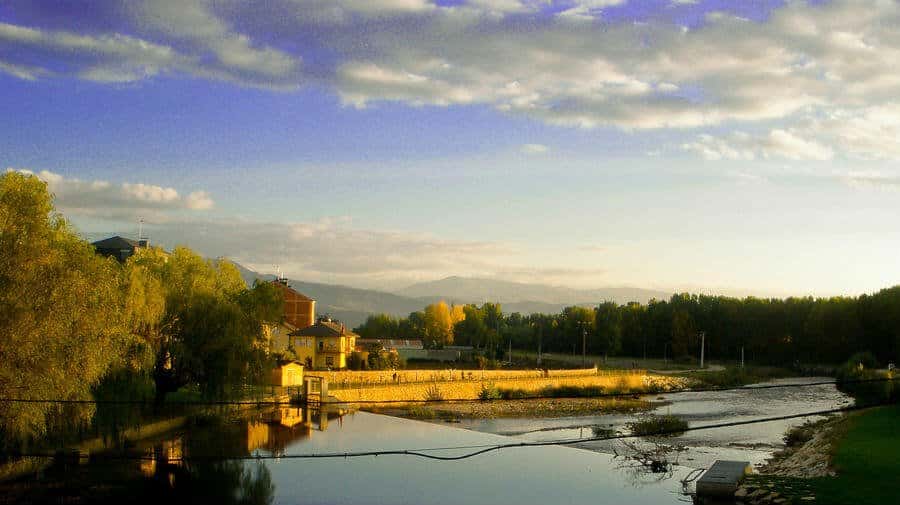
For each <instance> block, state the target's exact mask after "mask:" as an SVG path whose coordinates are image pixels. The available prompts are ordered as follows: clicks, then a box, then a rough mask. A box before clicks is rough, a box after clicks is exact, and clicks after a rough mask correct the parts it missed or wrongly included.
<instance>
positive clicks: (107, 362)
mask: <svg viewBox="0 0 900 505" xmlns="http://www.w3.org/2000/svg"><path fill="white" fill-rule="evenodd" d="M119 273H120V270H119V265H118V264H117V263H115V261H113V260H109V259H106V258H103V257H100V256H97V255H96V254H95V253H94V250H93V248H92V247H91V246H90V244H88V243H87V242H85V241H84V240H82V239H80V238H79V237H78V236H77V235H76V234H75V233H74V231H73V230H72V229H71V227H70V226H69V224H68V223H67V222H66V221H65V219H64V218H63V217H62V216H61V215H60V214H58V213H57V212H56V211H55V209H54V207H53V202H52V197H51V195H50V194H49V193H48V191H47V187H46V184H45V183H44V182H42V181H40V180H39V179H38V178H36V177H34V176H31V175H24V174H20V173H17V172H13V171H8V172H7V173H5V174H3V175H2V176H0V315H2V317H0V363H2V366H0V396H2V397H19V398H59V399H65V400H88V399H90V398H91V389H92V388H93V387H94V386H95V385H97V384H98V383H99V381H100V379H101V378H102V377H103V376H104V375H105V374H106V373H107V372H108V371H109V370H110V368H111V367H112V366H113V365H114V364H116V363H119V362H121V360H122V358H123V355H124V352H123V350H124V349H126V348H127V347H128V342H129V338H128V331H127V330H126V324H125V321H124V320H123V317H122V312H123V310H122V306H121V305H122V303H121V300H122V296H121V291H120V290H121V284H120V280H121V279H120V275H119ZM92 413H93V407H91V406H89V405H66V406H63V405H60V404H53V403H9V402H0V432H2V440H3V443H4V444H8V445H13V444H17V443H21V442H22V441H26V440H28V439H33V438H35V437H39V436H41V435H43V434H45V433H46V432H47V431H48V427H49V426H52V425H54V424H61V425H66V424H70V422H71V423H76V424H77V423H85V422H87V421H89V420H90V417H91V415H92Z"/></svg>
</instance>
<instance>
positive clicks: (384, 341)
mask: <svg viewBox="0 0 900 505" xmlns="http://www.w3.org/2000/svg"><path fill="white" fill-rule="evenodd" d="M368 344H381V345H382V346H384V347H385V348H387V349H424V348H425V347H424V346H423V345H422V341H421V340H408V339H390V338H358V339H356V345H358V346H365V345H368Z"/></svg>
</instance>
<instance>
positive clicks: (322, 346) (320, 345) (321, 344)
mask: <svg viewBox="0 0 900 505" xmlns="http://www.w3.org/2000/svg"><path fill="white" fill-rule="evenodd" d="M319 350H320V351H324V350H325V341H324V340H319Z"/></svg>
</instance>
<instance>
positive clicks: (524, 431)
mask: <svg viewBox="0 0 900 505" xmlns="http://www.w3.org/2000/svg"><path fill="white" fill-rule="evenodd" d="M827 380H830V379H829V378H827V377H803V378H796V379H780V380H776V381H772V382H766V383H764V384H802V383H806V382H821V381H827ZM659 398H661V399H662V400H665V401H667V402H671V404H669V405H663V406H660V407H658V408H656V409H655V410H654V413H656V414H667V413H671V414H676V415H678V416H679V417H681V418H683V419H686V420H687V421H688V422H689V423H690V425H691V426H702V425H709V424H717V423H722V422H730V421H742V420H749V419H759V418H764V417H770V416H780V415H787V414H794V413H800V412H812V411H817V410H826V409H831V408H836V407H842V406H847V405H851V404H852V402H853V400H852V398H850V397H849V396H847V395H845V394H843V393H841V392H840V391H838V390H837V388H835V387H834V386H833V385H822V386H814V387H803V388H777V389H762V390H759V391H748V390H738V391H721V392H715V393H681V394H672V395H660V396H659ZM635 417H636V416H634V415H618V414H616V415H601V416H579V417H565V418H555V419H476V420H464V421H463V422H462V423H461V424H460V426H462V427H465V428H468V429H471V430H475V431H480V432H486V433H495V434H502V435H507V436H512V437H516V438H522V439H526V440H557V439H564V438H579V437H583V438H588V437H592V436H594V435H593V431H592V430H593V428H594V427H601V428H605V429H613V430H617V431H622V432H625V431H627V429H626V428H625V424H626V423H628V422H629V421H633V420H634V419H635ZM809 419H815V418H809ZM804 421H805V420H804V419H790V420H784V421H774V422H769V423H761V424H752V425H745V426H739V427H734V428H717V429H710V430H701V431H689V432H686V433H685V434H684V435H681V436H679V437H674V438H671V439H670V440H667V441H666V442H665V443H667V444H673V443H677V444H679V445H683V446H684V448H685V449H686V450H684V451H682V452H680V453H679V454H678V462H679V463H680V464H681V465H685V466H690V467H693V468H706V467H708V466H709V465H710V464H712V462H714V461H715V460H717V459H737V460H742V461H750V462H751V463H752V464H754V465H759V464H761V463H763V462H764V461H765V460H766V459H768V458H769V457H771V455H772V453H773V452H774V451H775V450H778V449H780V448H781V447H783V442H782V436H783V435H784V433H785V431H787V430H788V429H789V428H791V427H793V426H797V425H800V424H803V422H804ZM580 446H581V447H583V448H586V449H589V450H593V451H599V452H605V453H616V452H618V453H621V452H622V451H623V446H622V443H621V442H616V441H603V442H590V443H584V444H580Z"/></svg>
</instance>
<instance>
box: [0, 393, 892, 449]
mask: <svg viewBox="0 0 900 505" xmlns="http://www.w3.org/2000/svg"><path fill="white" fill-rule="evenodd" d="M886 405H896V404H895V403H879V404H871V405H854V406H850V407H840V408H834V409H827V410H817V411H814V412H803V413H800V414H788V415H783V416H773V417H766V418H761V419H750V420H744V421H730V422H726V423H717V424H707V425H703V426H688V427H687V428H680V429H668V430H658V431H655V432H652V433H644V434H641V435H636V434H615V435H607V436H599V437H590V438H573V439H564V440H547V441H538V442H512V443H506V444H483V445H461V446H451V447H431V448H425V449H394V450H378V451H359V452H325V453H307V454H282V455H259V454H257V455H246V456H223V455H202V456H186V457H185V456H183V457H180V458H171V459H168V461H169V462H177V461H203V460H207V461H231V460H251V461H252V460H258V461H262V460H280V459H340V458H343V459H349V458H358V457H365V456H417V457H421V458H425V459H433V460H439V461H459V460H463V459H469V458H473V457H475V456H479V455H482V454H486V453H489V452H494V451H499V450H503V449H513V448H527V447H549V446H568V445H575V444H582V443H588V442H601V441H605V440H621V439H627V438H639V437H654V436H664V435H675V434H681V433H684V432H688V431H700V430H711V429H718V428H730V427H735V426H746V425H750V424H760V423H768V422H773V421H783V420H787V419H797V418H801V417H814V416H825V415H829V414H838V413H846V412H855V411H860V410H868V409H872V408H876V407H883V406H886ZM463 449H477V450H475V451H472V452H469V453H466V454H461V455H457V456H440V455H435V454H428V453H429V452H435V451H448V450H463ZM57 455H58V454H56V453H24V452H11V453H7V454H4V456H6V457H9V456H14V457H36V458H52V457H56V456H57ZM94 458H96V459H98V460H112V461H117V460H153V459H155V458H153V457H152V456H135V455H127V454H106V455H96V456H91V459H94Z"/></svg>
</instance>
